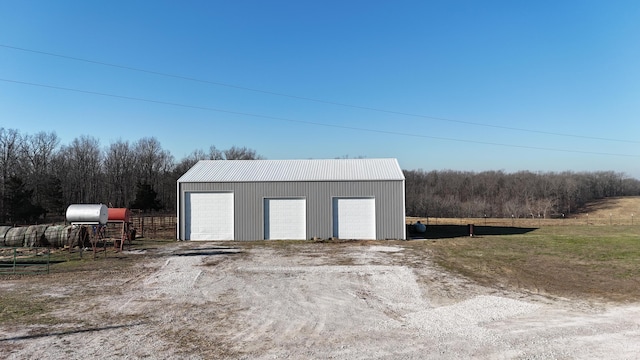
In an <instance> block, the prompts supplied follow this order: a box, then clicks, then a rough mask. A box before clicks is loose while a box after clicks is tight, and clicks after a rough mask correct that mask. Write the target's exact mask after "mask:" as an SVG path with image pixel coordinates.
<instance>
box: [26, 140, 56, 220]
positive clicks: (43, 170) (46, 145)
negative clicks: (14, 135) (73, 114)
mask: <svg viewBox="0 0 640 360" xmlns="http://www.w3.org/2000/svg"><path fill="white" fill-rule="evenodd" d="M59 144H60V139H59V138H58V135H56V133H55V132H48V133H47V132H44V131H41V132H38V133H36V134H35V135H27V136H25V138H24V142H23V146H22V150H23V151H22V153H23V155H24V156H23V162H24V170H25V180H26V183H27V185H28V186H30V188H31V189H33V200H34V202H35V203H36V204H38V205H44V202H45V198H47V197H48V194H47V191H48V190H49V189H48V188H49V186H48V184H50V183H51V177H53V171H52V162H53V159H54V156H55V154H56V151H57V150H58V145H59ZM47 210H52V209H47Z"/></svg>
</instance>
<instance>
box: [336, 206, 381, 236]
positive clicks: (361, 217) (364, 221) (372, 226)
mask: <svg viewBox="0 0 640 360" xmlns="http://www.w3.org/2000/svg"><path fill="white" fill-rule="evenodd" d="M333 236H335V237H337V238H339V239H375V238H376V200H375V199H373V198H334V199H333Z"/></svg>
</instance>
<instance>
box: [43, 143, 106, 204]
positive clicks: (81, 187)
mask: <svg viewBox="0 0 640 360" xmlns="http://www.w3.org/2000/svg"><path fill="white" fill-rule="evenodd" d="M55 163H56V170H57V172H58V174H57V175H58V177H59V178H60V179H61V180H62V184H63V186H62V189H63V194H64V197H65V199H66V200H67V202H68V203H93V202H104V199H103V197H102V193H101V192H102V190H103V188H104V184H103V182H102V181H101V178H100V174H101V170H102V169H101V166H102V152H101V151H100V143H99V141H98V139H96V138H94V137H91V136H86V135H83V136H80V137H79V138H75V139H73V141H72V142H71V145H69V146H63V147H62V148H61V149H60V151H59V153H58V157H57V159H56V160H55Z"/></svg>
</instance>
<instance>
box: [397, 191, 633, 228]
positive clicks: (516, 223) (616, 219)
mask: <svg viewBox="0 0 640 360" xmlns="http://www.w3.org/2000/svg"><path fill="white" fill-rule="evenodd" d="M417 221H420V222H422V223H424V224H428V225H467V224H475V225H483V226H484V225H486V226H512V227H543V226H580V225H587V224H588V225H640V196H627V197H616V198H607V199H602V200H598V201H594V202H592V203H590V204H588V205H587V206H585V207H584V208H582V209H580V211H579V212H577V213H575V214H570V215H567V216H565V217H564V218H562V217H561V216H560V217H555V218H552V219H549V218H547V219H542V218H538V217H533V218H513V219H512V218H438V217H429V218H425V217H412V216H407V219H406V223H407V224H409V223H413V224H415V223H416V222H417Z"/></svg>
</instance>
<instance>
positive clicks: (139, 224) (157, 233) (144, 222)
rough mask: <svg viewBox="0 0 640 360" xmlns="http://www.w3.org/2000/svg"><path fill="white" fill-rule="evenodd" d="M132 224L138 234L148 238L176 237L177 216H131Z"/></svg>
mask: <svg viewBox="0 0 640 360" xmlns="http://www.w3.org/2000/svg"><path fill="white" fill-rule="evenodd" d="M131 226H132V227H133V229H135V231H136V236H142V237H148V238H163V239H175V237H176V227H177V225H176V216H175V215H167V214H157V215H143V214H135V215H133V216H131Z"/></svg>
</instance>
